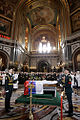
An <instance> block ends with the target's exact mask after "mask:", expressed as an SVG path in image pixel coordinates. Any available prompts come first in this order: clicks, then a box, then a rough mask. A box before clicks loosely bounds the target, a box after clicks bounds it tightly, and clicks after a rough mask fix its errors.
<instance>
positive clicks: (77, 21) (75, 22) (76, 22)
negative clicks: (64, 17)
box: [71, 11, 80, 32]
mask: <svg viewBox="0 0 80 120" xmlns="http://www.w3.org/2000/svg"><path fill="white" fill-rule="evenodd" d="M71 24H72V32H76V31H78V30H80V11H78V12H76V13H75V14H73V15H72V16H71Z"/></svg>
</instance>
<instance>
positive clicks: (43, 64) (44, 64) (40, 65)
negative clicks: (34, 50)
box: [37, 60, 51, 72]
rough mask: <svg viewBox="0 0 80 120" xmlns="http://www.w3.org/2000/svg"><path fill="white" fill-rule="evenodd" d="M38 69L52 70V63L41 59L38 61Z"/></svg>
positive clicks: (42, 70)
mask: <svg viewBox="0 0 80 120" xmlns="http://www.w3.org/2000/svg"><path fill="white" fill-rule="evenodd" d="M37 71H38V72H50V71H51V65H50V64H49V63H48V62H47V61H46V60H40V61H39V62H38V63H37Z"/></svg>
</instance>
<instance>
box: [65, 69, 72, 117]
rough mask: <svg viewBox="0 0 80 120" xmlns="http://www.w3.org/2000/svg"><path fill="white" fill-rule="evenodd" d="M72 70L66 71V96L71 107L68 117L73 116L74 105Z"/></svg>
mask: <svg viewBox="0 0 80 120" xmlns="http://www.w3.org/2000/svg"><path fill="white" fill-rule="evenodd" d="M69 72H70V70H69V69H65V71H64V73H65V94H66V96H67V100H68V105H69V111H67V112H68V117H71V116H73V104H72V87H71V81H72V78H71V76H70V73H69Z"/></svg>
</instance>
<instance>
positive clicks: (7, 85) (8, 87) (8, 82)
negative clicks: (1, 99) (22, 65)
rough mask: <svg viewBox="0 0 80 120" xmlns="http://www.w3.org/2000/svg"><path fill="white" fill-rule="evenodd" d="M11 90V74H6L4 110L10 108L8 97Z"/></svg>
mask: <svg viewBox="0 0 80 120" xmlns="http://www.w3.org/2000/svg"><path fill="white" fill-rule="evenodd" d="M12 90H13V76H12V75H10V74H7V75H6V77H5V91H6V97H5V110H6V111H8V110H9V108H10V98H11V95H12Z"/></svg>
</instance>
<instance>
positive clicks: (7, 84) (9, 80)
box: [5, 74, 13, 91]
mask: <svg viewBox="0 0 80 120" xmlns="http://www.w3.org/2000/svg"><path fill="white" fill-rule="evenodd" d="M10 88H13V76H12V75H10V74H7V75H6V77H5V91H7V90H9V89H10Z"/></svg>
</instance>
